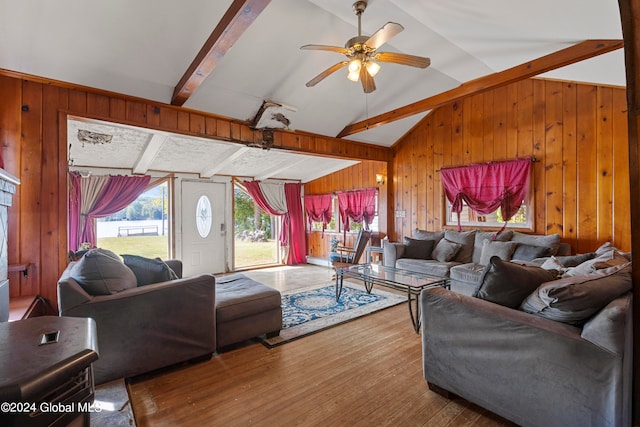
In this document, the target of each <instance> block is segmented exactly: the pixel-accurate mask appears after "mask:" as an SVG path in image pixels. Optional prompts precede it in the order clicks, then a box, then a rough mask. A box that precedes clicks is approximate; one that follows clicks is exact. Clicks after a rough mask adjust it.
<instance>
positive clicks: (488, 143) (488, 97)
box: [482, 92, 496, 162]
mask: <svg viewBox="0 0 640 427" xmlns="http://www.w3.org/2000/svg"><path fill="white" fill-rule="evenodd" d="M482 100H483V103H484V104H483V106H482V114H483V117H482V119H483V120H482V161H483V162H489V161H491V160H494V159H496V157H495V156H494V153H493V146H494V144H495V134H494V125H493V120H494V111H493V109H494V100H493V92H485V93H484V94H483V95H482Z"/></svg>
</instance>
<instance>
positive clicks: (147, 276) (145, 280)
mask: <svg viewBox="0 0 640 427" xmlns="http://www.w3.org/2000/svg"><path fill="white" fill-rule="evenodd" d="M122 259H123V260H124V264H125V265H126V266H127V267H129V268H130V269H131V271H133V274H135V276H136V282H137V285H138V286H144V285H149V284H152V283H160V282H166V281H167V280H174V279H177V278H178V276H177V275H176V273H175V272H174V271H173V270H172V269H171V268H170V267H169V266H168V265H167V264H166V263H165V262H164V261H162V260H161V259H160V258H155V259H153V258H145V257H142V256H138V255H122Z"/></svg>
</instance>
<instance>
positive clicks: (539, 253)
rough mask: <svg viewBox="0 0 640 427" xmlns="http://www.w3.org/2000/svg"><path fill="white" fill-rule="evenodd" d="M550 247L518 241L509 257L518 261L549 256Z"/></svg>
mask: <svg viewBox="0 0 640 427" xmlns="http://www.w3.org/2000/svg"><path fill="white" fill-rule="evenodd" d="M551 251H552V249H551V248H550V247H548V246H535V245H528V244H526V243H518V246H517V247H516V250H515V251H514V252H513V256H512V257H511V259H518V260H520V261H533V260H534V259H536V258H542V257H548V256H551V255H552V253H551Z"/></svg>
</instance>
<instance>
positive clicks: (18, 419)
mask: <svg viewBox="0 0 640 427" xmlns="http://www.w3.org/2000/svg"><path fill="white" fill-rule="evenodd" d="M0 343H2V346H1V347H0V425H3V426H66V425H68V424H70V423H72V422H74V423H75V424H78V422H79V424H80V425H83V424H84V425H87V426H88V425H89V418H90V413H91V411H92V410H93V397H94V386H93V372H92V365H91V364H92V363H93V362H94V361H95V360H97V359H98V352H97V349H98V340H97V334H96V323H95V321H94V320H93V319H89V318H75V317H54V316H42V317H34V318H32V319H25V320H19V321H16V322H3V323H0Z"/></svg>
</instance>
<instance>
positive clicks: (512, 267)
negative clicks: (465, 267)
mask: <svg viewBox="0 0 640 427" xmlns="http://www.w3.org/2000/svg"><path fill="white" fill-rule="evenodd" d="M555 278H556V275H555V272H551V271H547V270H543V269H542V268H540V267H529V266H525V265H521V264H517V263H513V262H509V261H503V260H501V259H500V258H499V257H497V256H494V257H492V258H491V260H490V261H489V265H488V266H487V267H486V268H485V270H484V273H483V275H482V280H481V281H480V283H479V284H478V287H477V288H476V291H475V292H474V294H473V296H475V297H477V298H481V299H484V300H487V301H491V302H494V303H496V304H500V305H503V306H505V307H510V308H517V307H518V306H519V305H520V304H521V303H522V301H523V300H524V299H525V298H526V297H527V295H529V294H531V292H533V291H534V290H535V289H536V288H537V287H538V286H540V284H542V283H544V282H548V281H550V280H554V279H555Z"/></svg>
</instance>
